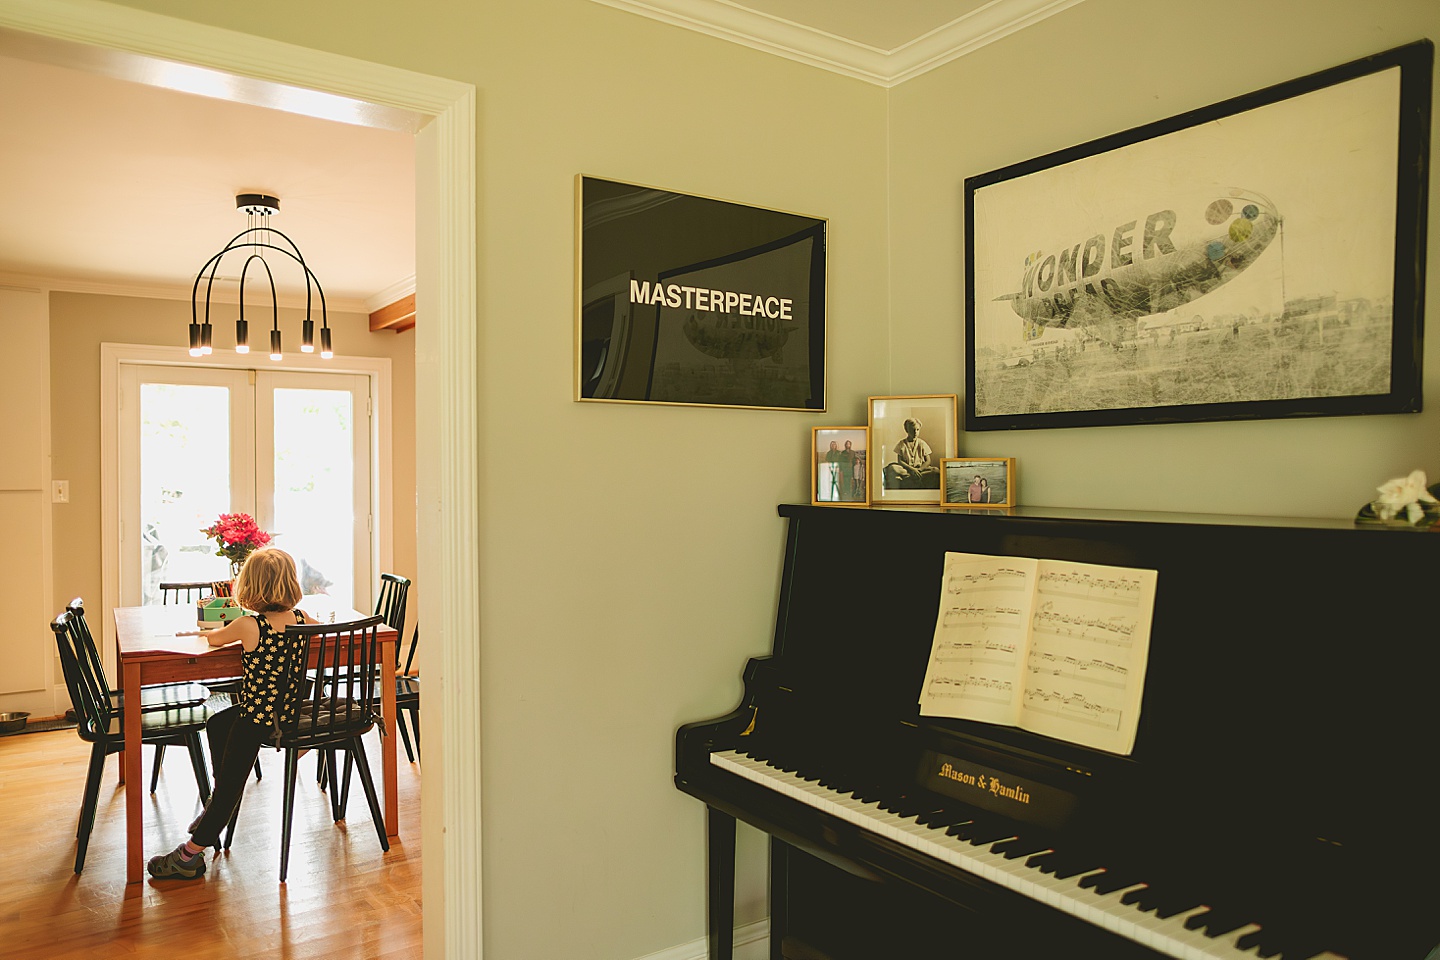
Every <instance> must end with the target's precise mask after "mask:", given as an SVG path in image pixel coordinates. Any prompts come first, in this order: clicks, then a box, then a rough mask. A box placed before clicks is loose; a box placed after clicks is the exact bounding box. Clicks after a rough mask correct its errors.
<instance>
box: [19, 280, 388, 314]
mask: <svg viewBox="0 0 1440 960" xmlns="http://www.w3.org/2000/svg"><path fill="white" fill-rule="evenodd" d="M0 287H13V288H16V289H21V290H40V291H43V292H45V293H91V294H97V295H99V296H105V297H140V298H142V299H146V300H189V299H190V292H191V285H190V284H188V283H187V284H185V285H184V286H180V285H176V284H167V283H136V282H128V281H126V282H117V281H108V280H87V279H84V278H81V277H58V276H42V275H37V274H25V273H3V272H0ZM410 288H411V290H413V289H414V288H415V281H414V280H413V279H412V280H411V281H410ZM377 296H379V295H378V294H377ZM210 302H211V303H239V302H240V287H239V284H229V283H226V284H216V286H215V288H214V289H213V290H212V291H211V293H210ZM276 302H277V303H278V304H279V305H280V306H282V307H285V308H287V309H299V310H303V309H305V295H304V294H303V293H286V292H284V291H281V292H279V293H278V295H277V296H276ZM316 302H318V301H316ZM369 302H370V300H369V299H358V298H355V297H327V298H326V299H325V307H326V309H327V310H333V311H335V312H336V313H364V314H369V313H371V312H373V310H372V309H370V308H368V307H367V306H366V304H368V303H369ZM245 303H246V305H247V306H249V305H250V304H254V303H257V301H256V300H255V299H254V298H251V297H247V298H246V300H245ZM269 305H270V301H269V298H268V297H267V298H265V299H264V301H263V303H261V304H260V306H262V307H268V306H269Z"/></svg>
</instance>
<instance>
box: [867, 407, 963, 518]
mask: <svg viewBox="0 0 1440 960" xmlns="http://www.w3.org/2000/svg"><path fill="white" fill-rule="evenodd" d="M957 408H958V404H957V400H956V396H955V394H953V393H928V394H917V395H914V396H898V397H871V398H870V404H869V410H870V416H869V423H868V426H869V428H870V445H871V451H872V453H871V457H870V469H869V477H870V502H871V503H873V504H939V503H940V461H941V460H943V459H945V458H947V457H955V456H957V455H958V453H959V451H958V449H957V447H958V444H959V428H958V425H957V418H956V411H957ZM912 424H913V425H915V429H914V430H913V431H912V430H911V425H912Z"/></svg>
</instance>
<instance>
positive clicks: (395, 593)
mask: <svg viewBox="0 0 1440 960" xmlns="http://www.w3.org/2000/svg"><path fill="white" fill-rule="evenodd" d="M409 597H410V580H409V578H408V577H402V576H399V575H397V574H393V573H382V574H380V595H379V596H378V597H376V599H375V613H376V615H377V616H379V617H380V618H381V619H382V620H383V621H384V622H385V623H386V624H387V625H388V626H392V627H394V628H395V668H396V669H397V670H398V669H399V667H400V644H401V642H402V641H403V640H404V639H405V613H406V604H407V602H408V600H409ZM412 650H413V646H412ZM375 672H376V676H377V677H379V676H380V675H381V671H380V669H379V668H378V667H377V668H376V671H375ZM396 692H397V693H398V692H399V691H398V689H397V691H396ZM418 697H419V691H418V689H417V691H416V698H417V699H416V701H415V702H416V707H415V710H414V712H413V713H412V714H411V716H412V717H413V716H418V715H419V709H420V708H419V699H418ZM395 722H396V724H397V725H399V723H400V718H399V717H396V718H395ZM417 729H418V728H417ZM417 736H418V734H417ZM403 738H404V739H405V753H406V754H407V755H410V740H409V738H408V735H403ZM410 762H411V763H414V762H415V757H414V756H413V755H411V756H410ZM327 769H328V766H327V762H326V759H325V758H324V757H319V756H317V757H316V758H315V780H316V782H318V783H319V784H320V789H322V790H323V789H325V786H326V784H327V783H328V782H329V779H328V776H327V773H326V771H327ZM345 775H346V777H347V779H348V777H349V775H350V771H349V768H348V766H347V768H346V771H345Z"/></svg>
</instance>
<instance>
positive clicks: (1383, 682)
mask: <svg viewBox="0 0 1440 960" xmlns="http://www.w3.org/2000/svg"><path fill="white" fill-rule="evenodd" d="M780 515H781V516H782V517H783V518H785V520H786V522H787V524H788V530H787V534H786V542H785V553H784V571H783V575H782V580H781V584H780V591H779V609H778V613H777V616H776V621H775V636H774V645H773V649H772V652H771V654H770V655H769V656H764V657H757V658H754V659H752V660H750V662H749V663H748V665H746V667H745V671H744V695H743V698H742V700H741V702H740V704H739V706H738V707H737V708H736V709H735V710H734V711H733V712H731V713H729V714H727V715H725V716H723V717H719V718H717V719H713V720H708V721H703V722H698V723H691V724H687V725H685V726H683V727H681V728H680V730H679V731H678V733H677V735H676V747H675V784H676V786H677V787H678V788H679V789H680V790H682V791H684V792H686V793H688V794H691V795H692V796H694V797H697V798H699V799H700V800H701V801H703V802H704V803H705V804H706V806H707V808H708V819H707V824H708V827H707V829H708V832H709V857H710V867H709V891H708V896H709V903H708V906H709V928H710V929H709V937H710V956H711V958H712V960H723V958H729V957H730V956H731V937H732V933H733V909H734V908H733V896H734V893H733V890H734V886H733V885H734V873H733V870H734V836H735V821H736V819H738V820H740V821H743V822H745V823H749V824H751V825H753V826H755V827H757V828H759V829H760V830H762V831H765V832H766V833H767V834H769V836H770V870H771V875H770V912H771V916H770V956H771V958H772V960H780V958H784V960H891V958H894V960H910V958H922V957H923V958H930V957H961V956H974V957H1004V958H1032V957H1033V958H1039V957H1045V958H1091V957H1095V958H1105V960H1112V958H1113V960H1123V958H1130V957H1185V958H1189V957H1206V958H1210V957H1219V958H1230V957H1281V958H1284V960H1292V958H1293V960H1299V958H1311V957H1317V958H1336V957H1344V958H1349V960H1425V958H1426V957H1427V956H1430V955H1431V954H1432V951H1436V952H1435V953H1434V956H1436V957H1440V950H1437V949H1436V948H1437V944H1440V897H1437V893H1440V880H1437V878H1440V859H1437V856H1436V855H1437V853H1440V842H1437V839H1440V818H1437V813H1440V793H1437V790H1436V787H1435V785H1434V784H1435V781H1436V770H1435V768H1436V766H1437V765H1440V736H1437V733H1440V719H1437V718H1440V697H1437V694H1440V682H1437V681H1440V631H1437V629H1436V622H1437V619H1440V609H1437V608H1440V604H1437V603H1436V602H1435V600H1434V598H1435V597H1436V596H1437V589H1436V587H1437V585H1440V535H1436V534H1432V533H1428V532H1423V531H1413V530H1395V529H1376V528H1362V527H1355V526H1354V525H1352V524H1349V523H1345V522H1329V521H1310V520H1286V519H1266V518H1246V517H1213V516H1203V517H1199V516H1188V515H1178V514H1134V513H1124V512H1104V511H1083V510H1041V509H1035V508H1018V509H1015V510H1012V511H1008V512H1004V513H1001V512H998V511H992V512H969V511H964V512H962V511H946V510H941V509H927V508H869V509H854V508H842V507H828V506H827V507H815V506H806V505H785V506H781V507H780ZM950 551H955V552H968V553H981V554H995V555H1005V556H1024V557H1039V558H1054V559H1060V560H1070V561H1080V562H1086V563H1101V564H1107V565H1114V566H1128V567H1139V568H1146V569H1153V570H1156V571H1158V582H1157V588H1156V597H1155V607H1154V616H1153V622H1152V630H1151V639H1150V652H1149V665H1148V670H1147V672H1146V677H1145V687H1144V697H1143V702H1142V706H1141V714H1140V719H1139V732H1138V735H1137V738H1136V742H1135V747H1134V750H1133V752H1132V753H1130V754H1129V755H1128V756H1119V755H1114V754H1109V753H1104V752H1101V751H1096V750H1091V749H1087V748H1084V747H1080V746H1077V745H1075V744H1073V743H1069V742H1064V741H1060V740H1055V739H1050V738H1047V737H1043V736H1037V735H1033V734H1029V733H1026V732H1024V731H1022V730H1019V729H1017V728H1011V727H1005V726H997V725H990V724H983V723H975V722H967V721H962V720H946V719H936V718H933V717H928V716H921V715H920V712H919V707H918V700H919V693H920V687H921V682H922V678H923V677H924V674H925V668H926V664H927V661H928V658H929V654H930V648H931V642H932V637H933V634H934V628H935V617H936V612H937V609H938V607H939V601H940V585H941V571H942V567H943V563H944V555H945V554H946V552H950ZM947 764H948V765H950V767H951V769H952V770H964V771H967V773H966V776H971V777H973V776H978V777H980V778H982V780H981V782H982V783H983V782H985V778H989V779H991V780H993V781H994V782H996V783H1004V784H1005V785H1006V787H1007V790H1010V789H1012V788H1014V787H1015V786H1016V785H1019V791H1018V793H1014V792H1012V793H1011V794H1010V797H1009V799H1008V800H1007V798H1006V797H1002V796H1000V795H999V794H998V793H997V794H995V795H994V796H993V798H987V799H986V800H985V802H983V803H977V802H976V800H975V797H974V792H973V791H971V792H969V793H967V794H965V795H964V796H963V797H962V796H960V792H959V791H956V790H950V789H947V782H948V781H947V778H946V776H945V775H941V774H940V773H939V770H940V768H942V767H943V766H945V765H947ZM1017 795H1018V796H1020V797H1023V798H1024V800H1025V802H1024V803H1016V802H1013V800H1014V798H1015V796H1017Z"/></svg>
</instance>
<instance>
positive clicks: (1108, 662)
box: [920, 553, 1158, 755]
mask: <svg viewBox="0 0 1440 960" xmlns="http://www.w3.org/2000/svg"><path fill="white" fill-rule="evenodd" d="M1157 577H1158V573H1157V572H1156V571H1154V570H1141V569H1136V568H1132V567H1111V566H1102V565H1099V564H1093V563H1073V562H1070V561H1068V560H1039V559H1035V558H1032V557H996V556H987V555H984V554H976V553H947V554H945V575H944V577H943V578H942V580H941V588H940V612H939V614H938V616H937V617H936V620H935V639H934V642H933V643H932V645H931V650H930V663H929V666H928V667H927V668H926V670H925V683H924V685H923V686H922V687H921V688H920V713H921V715H923V716H928V717H955V718H958V719H962V720H978V721H981V722H985V723H996V724H1004V725H1006V726H1012V727H1020V728H1021V729H1024V730H1028V731H1030V732H1032V733H1039V734H1044V735H1045V736H1050V737H1055V738H1057V739H1060V740H1068V741H1070V742H1072V743H1078V744H1081V745H1083V746H1087V747H1093V748H1095V749H1097V750H1107V751H1109V752H1111V753H1117V754H1121V755H1128V754H1129V753H1130V752H1131V751H1132V750H1134V748H1135V734H1136V731H1137V730H1138V729H1139V723H1140V699H1141V696H1142V694H1143V693H1144V687H1145V664H1146V660H1147V659H1148V655H1149V652H1150V621H1151V617H1152V615H1153V613H1154V608H1155V583H1156V579H1157Z"/></svg>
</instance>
